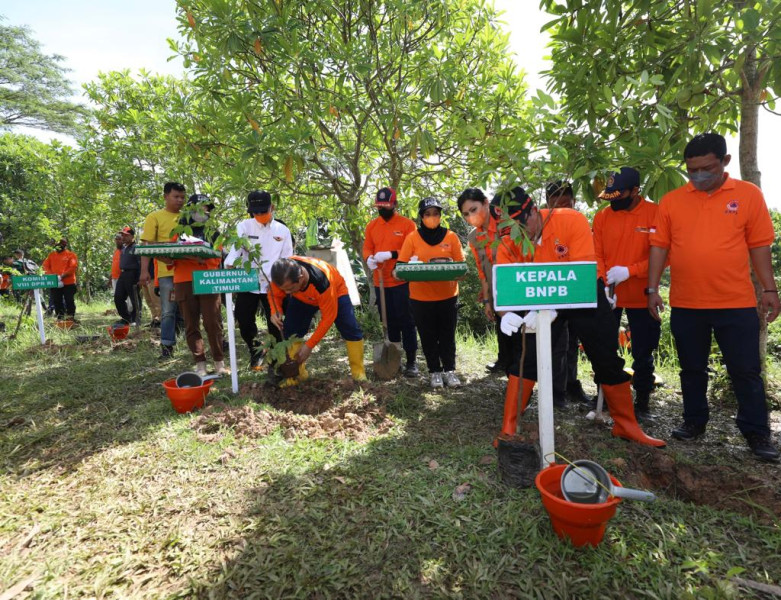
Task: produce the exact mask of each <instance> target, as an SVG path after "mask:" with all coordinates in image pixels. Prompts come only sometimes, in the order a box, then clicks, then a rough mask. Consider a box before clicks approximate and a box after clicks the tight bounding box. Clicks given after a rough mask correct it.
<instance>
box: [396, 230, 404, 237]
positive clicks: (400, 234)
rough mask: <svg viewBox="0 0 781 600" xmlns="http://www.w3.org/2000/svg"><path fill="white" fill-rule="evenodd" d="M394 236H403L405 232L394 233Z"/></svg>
mask: <svg viewBox="0 0 781 600" xmlns="http://www.w3.org/2000/svg"><path fill="white" fill-rule="evenodd" d="M393 235H398V236H403V235H404V232H403V231H394V232H393Z"/></svg>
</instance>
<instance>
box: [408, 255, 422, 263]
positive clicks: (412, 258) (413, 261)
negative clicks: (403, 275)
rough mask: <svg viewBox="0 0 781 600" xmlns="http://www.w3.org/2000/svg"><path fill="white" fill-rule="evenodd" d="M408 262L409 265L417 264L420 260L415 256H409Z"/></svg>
mask: <svg viewBox="0 0 781 600" xmlns="http://www.w3.org/2000/svg"><path fill="white" fill-rule="evenodd" d="M409 261H410V262H411V263H419V262H422V261H421V260H420V259H419V258H418V257H417V256H410V257H409Z"/></svg>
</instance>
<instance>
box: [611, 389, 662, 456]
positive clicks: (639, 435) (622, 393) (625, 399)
mask: <svg viewBox="0 0 781 600" xmlns="http://www.w3.org/2000/svg"><path fill="white" fill-rule="evenodd" d="M602 391H603V393H604V394H605V402H606V403H607V407H608V409H609V410H610V416H611V417H613V423H614V425H613V432H612V433H613V435H614V436H616V437H620V438H624V439H625V440H630V441H633V442H637V443H638V444H645V445H646V446H655V447H656V448H664V447H665V446H666V445H667V443H666V442H665V441H664V440H657V439H656V438H652V437H651V436H649V435H646V434H645V433H644V432H643V430H642V429H640V425H638V424H637V419H636V418H635V407H634V404H633V402H632V390H631V388H630V387H629V382H628V381H627V382H625V383H619V384H618V385H605V384H604V383H603V384H602Z"/></svg>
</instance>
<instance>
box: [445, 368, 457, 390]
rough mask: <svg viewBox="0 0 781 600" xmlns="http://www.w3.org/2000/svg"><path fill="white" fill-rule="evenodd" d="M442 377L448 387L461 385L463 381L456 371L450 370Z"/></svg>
mask: <svg viewBox="0 0 781 600" xmlns="http://www.w3.org/2000/svg"><path fill="white" fill-rule="evenodd" d="M442 379H443V380H444V382H445V385H446V386H447V387H458V386H459V385H461V381H459V379H458V376H457V375H456V372H455V371H448V372H447V373H445V374H444V375H443V376H442Z"/></svg>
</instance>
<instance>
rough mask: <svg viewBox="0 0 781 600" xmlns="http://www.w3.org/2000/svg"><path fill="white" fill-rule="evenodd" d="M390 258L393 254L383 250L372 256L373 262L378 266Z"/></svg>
mask: <svg viewBox="0 0 781 600" xmlns="http://www.w3.org/2000/svg"><path fill="white" fill-rule="evenodd" d="M391 258H393V254H392V253H391V252H387V251H385V250H383V251H382V252H378V253H377V254H375V255H374V260H376V261H377V264H378V265H379V264H382V263H384V262H385V261H386V260H390V259H391Z"/></svg>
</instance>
